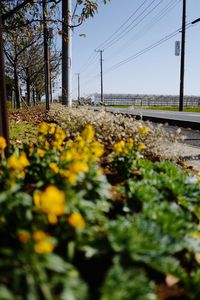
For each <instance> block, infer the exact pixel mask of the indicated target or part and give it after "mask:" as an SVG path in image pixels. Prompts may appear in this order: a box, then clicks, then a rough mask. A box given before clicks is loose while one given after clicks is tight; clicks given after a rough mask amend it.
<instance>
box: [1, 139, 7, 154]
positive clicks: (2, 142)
mask: <svg viewBox="0 0 200 300" xmlns="http://www.w3.org/2000/svg"><path fill="white" fill-rule="evenodd" d="M6 146H7V144H6V140H5V139H4V137H3V136H0V152H1V151H3V150H4V149H5V148H6Z"/></svg>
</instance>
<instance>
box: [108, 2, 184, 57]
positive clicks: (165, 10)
mask: <svg viewBox="0 0 200 300" xmlns="http://www.w3.org/2000/svg"><path fill="white" fill-rule="evenodd" d="M181 1H182V0H177V1H176V2H174V0H170V1H169V3H168V4H167V5H166V6H165V7H164V8H163V9H162V10H161V11H160V12H159V13H158V14H157V15H156V16H155V17H154V18H153V19H152V20H151V21H150V22H149V23H148V24H146V25H145V26H143V28H141V30H140V31H139V32H138V33H136V34H135V35H134V36H132V38H131V39H130V40H129V41H127V42H126V43H124V44H123V45H122V46H121V47H120V48H119V49H118V50H117V51H115V52H114V53H111V54H110V55H109V56H108V57H107V59H109V60H110V59H113V58H114V57H115V56H116V55H117V54H119V53H121V52H122V51H123V50H126V49H127V48H129V47H130V46H132V44H133V43H132V42H133V41H134V42H136V41H137V40H139V39H141V38H142V37H143V36H144V34H146V33H147V32H148V31H149V30H150V29H151V28H152V27H153V26H154V25H155V24H156V23H157V22H159V21H160V20H161V19H162V18H163V17H165V16H166V15H167V14H168V13H169V12H170V11H171V10H172V9H174V8H175V7H176V6H177V5H178V4H179V3H180V2H181Z"/></svg>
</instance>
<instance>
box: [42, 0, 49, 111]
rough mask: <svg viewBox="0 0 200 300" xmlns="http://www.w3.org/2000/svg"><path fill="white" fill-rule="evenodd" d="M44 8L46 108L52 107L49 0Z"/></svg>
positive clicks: (44, 4) (45, 2) (44, 3)
mask: <svg viewBox="0 0 200 300" xmlns="http://www.w3.org/2000/svg"><path fill="white" fill-rule="evenodd" d="M42 9H43V35H44V72H45V96H46V110H49V108H50V104H49V103H50V100H49V94H50V80H49V49H48V48H49V45H48V42H49V35H48V28H47V21H46V13H47V0H43V1H42Z"/></svg>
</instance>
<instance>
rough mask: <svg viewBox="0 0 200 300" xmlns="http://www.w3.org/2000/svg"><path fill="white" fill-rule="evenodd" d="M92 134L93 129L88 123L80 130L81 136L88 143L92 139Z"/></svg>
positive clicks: (93, 133) (93, 132)
mask: <svg viewBox="0 0 200 300" xmlns="http://www.w3.org/2000/svg"><path fill="white" fill-rule="evenodd" d="M94 135H95V131H94V129H93V127H92V125H90V124H89V125H87V126H86V127H85V129H84V130H83V131H82V133H81V136H82V137H83V138H84V140H85V141H86V142H88V143H90V142H91V141H92V139H93V137H94Z"/></svg>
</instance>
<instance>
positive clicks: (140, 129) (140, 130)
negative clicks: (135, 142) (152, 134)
mask: <svg viewBox="0 0 200 300" xmlns="http://www.w3.org/2000/svg"><path fill="white" fill-rule="evenodd" d="M148 132H149V127H145V126H144V127H140V128H139V133H140V134H142V135H143V134H147V133H148Z"/></svg>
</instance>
